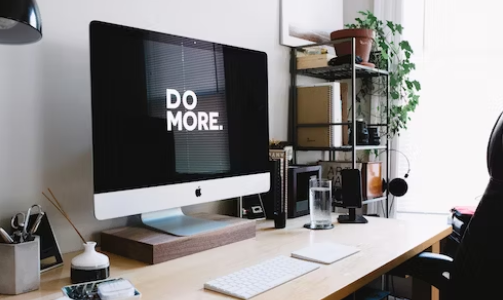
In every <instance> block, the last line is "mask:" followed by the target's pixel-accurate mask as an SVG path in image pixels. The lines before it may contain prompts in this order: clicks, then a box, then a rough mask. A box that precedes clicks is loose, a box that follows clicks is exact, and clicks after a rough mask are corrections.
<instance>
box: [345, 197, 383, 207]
mask: <svg viewBox="0 0 503 300" xmlns="http://www.w3.org/2000/svg"><path fill="white" fill-rule="evenodd" d="M384 200H386V197H381V198H375V199H370V200H364V201H362V204H369V203H374V202H381V201H384ZM335 207H342V208H344V206H342V203H340V202H339V203H337V202H336V203H335Z"/></svg>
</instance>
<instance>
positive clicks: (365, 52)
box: [330, 29, 375, 63]
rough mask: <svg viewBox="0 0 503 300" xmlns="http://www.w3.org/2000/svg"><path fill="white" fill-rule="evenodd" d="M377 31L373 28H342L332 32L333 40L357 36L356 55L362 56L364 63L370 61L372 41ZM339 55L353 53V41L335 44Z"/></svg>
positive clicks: (331, 37)
mask: <svg viewBox="0 0 503 300" xmlns="http://www.w3.org/2000/svg"><path fill="white" fill-rule="evenodd" d="M374 36H375V33H374V31H373V30H372V29H342V30H337V31H334V32H332V33H331V34H330V39H331V40H338V39H345V38H352V37H355V38H356V55H357V56H359V57H361V58H362V60H363V62H364V63H367V62H368V61H369V57H370V52H371V50H372V42H373V40H374ZM334 48H335V52H336V53H337V56H343V55H351V41H349V42H344V43H340V44H334Z"/></svg>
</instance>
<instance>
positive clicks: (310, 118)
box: [296, 82, 347, 147]
mask: <svg viewBox="0 0 503 300" xmlns="http://www.w3.org/2000/svg"><path fill="white" fill-rule="evenodd" d="M340 94H341V92H340V84H339V83H338V82H330V83H321V84H314V85H308V86H298V87H297V116H296V118H297V124H327V123H341V122H342V102H341V98H340ZM343 127H345V126H341V125H337V126H329V125H327V126H321V127H299V128H297V145H298V146H300V147H340V146H342V129H343ZM346 127H347V126H346Z"/></svg>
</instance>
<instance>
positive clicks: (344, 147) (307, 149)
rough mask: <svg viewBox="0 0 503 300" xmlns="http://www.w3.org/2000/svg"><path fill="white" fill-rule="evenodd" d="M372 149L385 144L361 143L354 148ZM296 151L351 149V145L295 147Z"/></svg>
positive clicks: (384, 147)
mask: <svg viewBox="0 0 503 300" xmlns="http://www.w3.org/2000/svg"><path fill="white" fill-rule="evenodd" d="M374 149H386V146H385V145H377V146H375V145H361V146H356V150H357V151H360V150H374ZM295 150H298V151H341V152H345V151H352V150H353V147H352V146H341V147H295Z"/></svg>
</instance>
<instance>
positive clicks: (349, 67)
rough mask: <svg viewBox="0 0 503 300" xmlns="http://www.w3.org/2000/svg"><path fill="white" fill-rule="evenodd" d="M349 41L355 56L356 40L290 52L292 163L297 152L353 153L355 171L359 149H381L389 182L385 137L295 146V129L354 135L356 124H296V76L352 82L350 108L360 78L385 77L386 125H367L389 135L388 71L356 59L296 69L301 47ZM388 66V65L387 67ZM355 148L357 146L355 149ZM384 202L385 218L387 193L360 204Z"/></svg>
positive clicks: (387, 204) (343, 40)
mask: <svg viewBox="0 0 503 300" xmlns="http://www.w3.org/2000/svg"><path fill="white" fill-rule="evenodd" d="M349 41H350V42H351V50H352V51H351V52H352V57H353V58H354V57H356V39H355V38H349V39H340V40H333V41H330V42H326V43H320V44H310V45H305V46H299V47H293V48H291V50H290V87H291V91H290V104H291V114H292V115H291V122H292V123H293V124H292V125H293V126H292V127H291V128H292V132H291V139H292V142H293V150H294V151H293V162H294V163H296V162H297V151H328V152H329V157H330V159H335V153H336V152H338V151H344V152H351V153H352V156H351V157H352V160H351V161H352V164H353V168H356V159H357V157H356V152H357V151H361V150H373V149H383V150H385V152H386V182H389V173H390V141H389V138H386V143H385V145H378V146H373V145H356V134H353V135H352V139H351V140H350V145H348V146H341V147H298V146H297V128H300V127H326V126H350V129H351V132H356V122H346V123H322V124H297V117H296V116H297V75H304V76H309V77H314V78H319V79H324V80H327V81H338V80H342V79H350V80H351V108H354V107H356V79H357V78H363V77H377V76H385V78H386V95H387V97H386V103H387V105H386V107H387V111H386V123H385V124H368V126H380V127H385V128H386V136H388V133H389V128H390V126H389V123H390V112H389V107H390V98H389V95H388V94H389V93H388V91H389V72H388V71H387V70H379V69H376V68H370V67H367V66H363V65H359V64H356V62H355V59H351V63H348V64H343V65H338V66H327V67H321V68H311V69H301V70H298V69H297V50H298V49H303V48H310V47H316V46H323V45H334V44H338V43H343V42H349ZM388 65H389V64H388ZM351 112H352V116H351V120H356V109H351ZM355 145H356V146H355ZM378 201H385V202H386V211H385V214H386V218H388V217H389V212H388V207H389V192H388V191H387V190H386V193H385V196H384V197H381V198H377V199H370V200H366V201H363V204H368V203H373V202H378Z"/></svg>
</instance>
